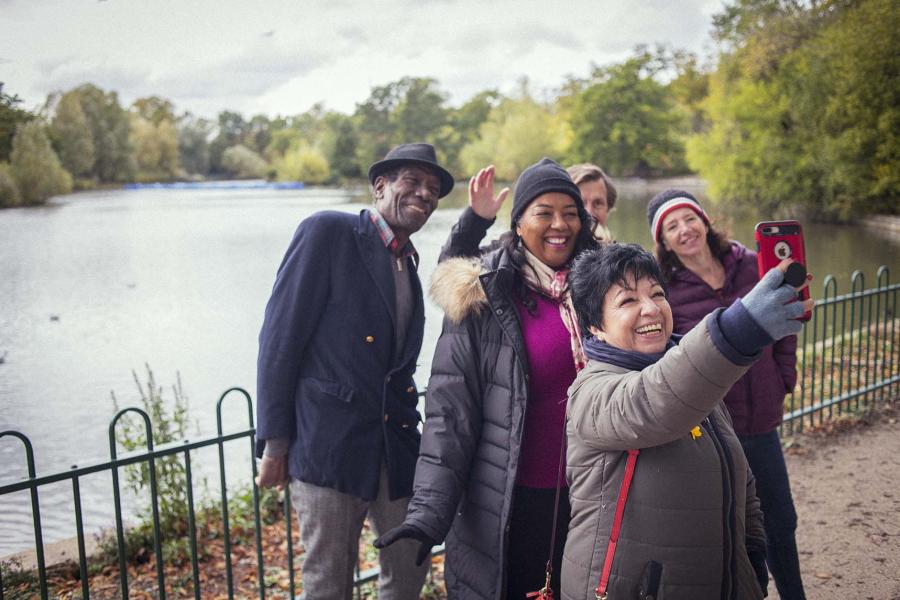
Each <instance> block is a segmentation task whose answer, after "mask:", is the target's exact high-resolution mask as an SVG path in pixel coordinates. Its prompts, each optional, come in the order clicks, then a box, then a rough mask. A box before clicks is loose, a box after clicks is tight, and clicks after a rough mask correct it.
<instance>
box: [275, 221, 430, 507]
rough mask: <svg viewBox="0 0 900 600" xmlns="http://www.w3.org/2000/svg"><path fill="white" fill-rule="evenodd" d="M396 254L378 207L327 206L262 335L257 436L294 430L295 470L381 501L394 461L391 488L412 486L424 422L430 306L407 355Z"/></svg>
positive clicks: (302, 238) (416, 313)
mask: <svg viewBox="0 0 900 600" xmlns="http://www.w3.org/2000/svg"><path fill="white" fill-rule="evenodd" d="M392 260H394V259H393V257H392V255H391V254H390V252H389V251H388V250H387V248H385V245H384V242H382V240H381V237H380V236H379V234H378V231H377V229H376V228H375V225H374V224H373V223H372V221H371V217H370V215H369V211H368V210H363V211H361V212H360V214H359V215H358V216H357V215H352V214H348V213H340V212H334V211H324V212H319V213H316V214H314V215H312V216H310V217H308V218H307V219H305V220H304V221H303V222H301V223H300V226H299V227H298V228H297V231H296V233H295V234H294V238H293V240H292V241H291V245H290V247H289V248H288V250H287V253H286V254H285V256H284V260H283V261H282V263H281V266H280V267H279V269H278V275H277V277H276V279H275V286H274V288H273V289H272V296H271V298H270V299H269V303H268V305H267V306H266V315H265V320H264V322H263V326H262V331H261V332H260V334H259V359H258V363H257V415H258V418H257V437H258V438H259V439H260V442H261V443H260V444H259V445H258V447H257V453H258V454H261V453H262V449H263V446H264V445H265V440H266V439H272V438H290V441H291V443H290V450H289V470H290V474H291V477H293V478H295V479H299V480H301V481H305V482H308V483H312V484H314V485H319V486H322V487H328V488H333V489H336V490H339V491H341V492H345V493H348V494H352V495H354V496H357V497H360V498H363V499H366V500H372V499H374V498H375V497H376V496H377V494H378V480H379V477H380V473H381V464H382V463H386V464H387V467H388V475H389V480H390V496H391V499H396V498H400V497H406V496H410V495H411V494H412V481H413V473H414V471H415V464H416V459H417V457H418V454H419V437H420V436H419V432H418V428H417V425H418V423H419V421H420V416H419V413H418V412H417V411H416V404H417V400H418V395H417V392H416V387H415V383H414V382H413V378H412V375H413V372H414V371H415V367H416V360H417V358H418V356H419V351H420V349H421V347H422V336H423V333H424V327H425V307H424V303H423V298H422V286H421V283H420V282H419V277H418V275H417V274H416V271H415V264H414V260H413V258H412V257H409V258H407V259H405V261H406V265H407V267H408V269H409V270H410V272H411V275H412V277H411V279H412V285H413V288H412V289H413V296H414V308H413V316H412V321H411V322H410V323H409V327H408V334H407V339H406V340H405V341H404V342H403V346H402V348H403V352H402V356H401V357H400V358H399V360H395V359H394V357H395V354H396V353H395V352H394V345H395V344H396V343H397V340H395V339H394V337H395V335H394V332H395V326H394V320H395V318H396V292H395V285H394V275H393V272H392V270H391V269H392V265H391V261H392Z"/></svg>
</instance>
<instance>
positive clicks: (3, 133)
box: [0, 81, 34, 161]
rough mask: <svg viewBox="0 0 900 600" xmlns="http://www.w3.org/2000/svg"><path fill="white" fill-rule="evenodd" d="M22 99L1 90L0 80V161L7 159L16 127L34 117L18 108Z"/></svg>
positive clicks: (1, 83)
mask: <svg viewBox="0 0 900 600" xmlns="http://www.w3.org/2000/svg"><path fill="white" fill-rule="evenodd" d="M21 103H22V99H21V98H19V97H18V96H17V95H15V94H13V95H12V96H10V95H9V94H7V93H4V91H3V82H2V81H0V161H4V160H9V153H10V152H11V151H12V141H13V136H15V134H16V127H18V126H19V124H20V123H25V122H26V121H30V120H31V119H33V118H34V115H32V114H31V113H30V112H28V111H27V110H22V109H21V108H18V105H19V104H21Z"/></svg>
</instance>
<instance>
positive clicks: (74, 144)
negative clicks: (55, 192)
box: [49, 94, 96, 177]
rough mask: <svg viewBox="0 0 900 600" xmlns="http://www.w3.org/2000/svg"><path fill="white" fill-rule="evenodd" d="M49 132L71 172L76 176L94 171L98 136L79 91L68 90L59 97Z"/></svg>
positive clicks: (88, 174)
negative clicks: (68, 91)
mask: <svg viewBox="0 0 900 600" xmlns="http://www.w3.org/2000/svg"><path fill="white" fill-rule="evenodd" d="M49 133H50V137H51V139H52V140H53V144H54V146H55V147H56V148H57V151H58V152H59V160H60V161H61V162H62V165H63V166H64V167H65V168H66V170H67V171H68V172H69V173H71V174H72V175H74V176H75V177H90V176H92V175H93V170H94V163H95V162H96V156H95V153H94V137H93V134H92V132H91V126H90V124H89V123H88V120H87V117H86V116H85V114H84V111H83V110H82V109H81V102H80V101H79V98H78V96H77V95H76V94H64V95H63V96H62V97H61V98H60V99H59V103H58V104H57V105H56V111H55V114H54V116H53V120H52V121H51V122H50V129H49Z"/></svg>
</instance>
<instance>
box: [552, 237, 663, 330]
mask: <svg viewBox="0 0 900 600" xmlns="http://www.w3.org/2000/svg"><path fill="white" fill-rule="evenodd" d="M629 275H630V276H632V277H634V279H635V280H636V281H637V280H640V279H644V278H650V279H652V280H653V281H655V282H657V283H658V284H660V285H661V286H662V287H663V291H666V285H665V279H664V278H663V274H662V271H661V270H660V268H659V263H657V262H656V259H655V258H653V255H652V254H650V253H649V252H647V251H646V250H644V249H643V248H642V247H641V246H639V245H638V244H619V243H611V244H606V245H605V246H603V247H601V248H600V249H597V250H585V251H584V252H582V253H581V254H579V255H578V257H577V258H576V259H575V263H574V264H573V266H572V272H571V274H570V275H569V290H570V291H571V294H572V305H573V306H574V307H575V312H576V314H577V315H578V324H579V326H580V327H581V332H582V334H583V335H585V336H589V335H591V330H590V328H591V327H597V328H598V329H602V328H603V300H604V298H606V293H607V292H608V291H609V288H611V287H612V286H614V285H615V284H619V285H625V283H626V277H627V276H629ZM666 296H667V297H668V291H666Z"/></svg>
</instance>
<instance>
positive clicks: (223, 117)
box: [209, 110, 249, 173]
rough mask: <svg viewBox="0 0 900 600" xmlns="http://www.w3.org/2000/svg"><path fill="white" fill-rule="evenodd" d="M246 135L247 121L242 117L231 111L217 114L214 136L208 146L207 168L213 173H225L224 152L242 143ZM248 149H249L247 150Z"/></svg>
mask: <svg viewBox="0 0 900 600" xmlns="http://www.w3.org/2000/svg"><path fill="white" fill-rule="evenodd" d="M246 135H247V121H245V120H244V117H243V115H241V114H240V113H237V112H233V111H228V110H226V111H223V112H221V113H219V118H218V126H217V128H216V135H215V137H214V138H213V140H212V142H210V144H209V168H210V171H211V172H213V173H224V172H226V171H227V169H225V167H224V165H223V164H222V160H223V154H224V153H225V150H227V149H228V148H231V147H232V146H236V145H238V144H241V143H243V141H244V138H245V137H246ZM248 149H249V148H248Z"/></svg>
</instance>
